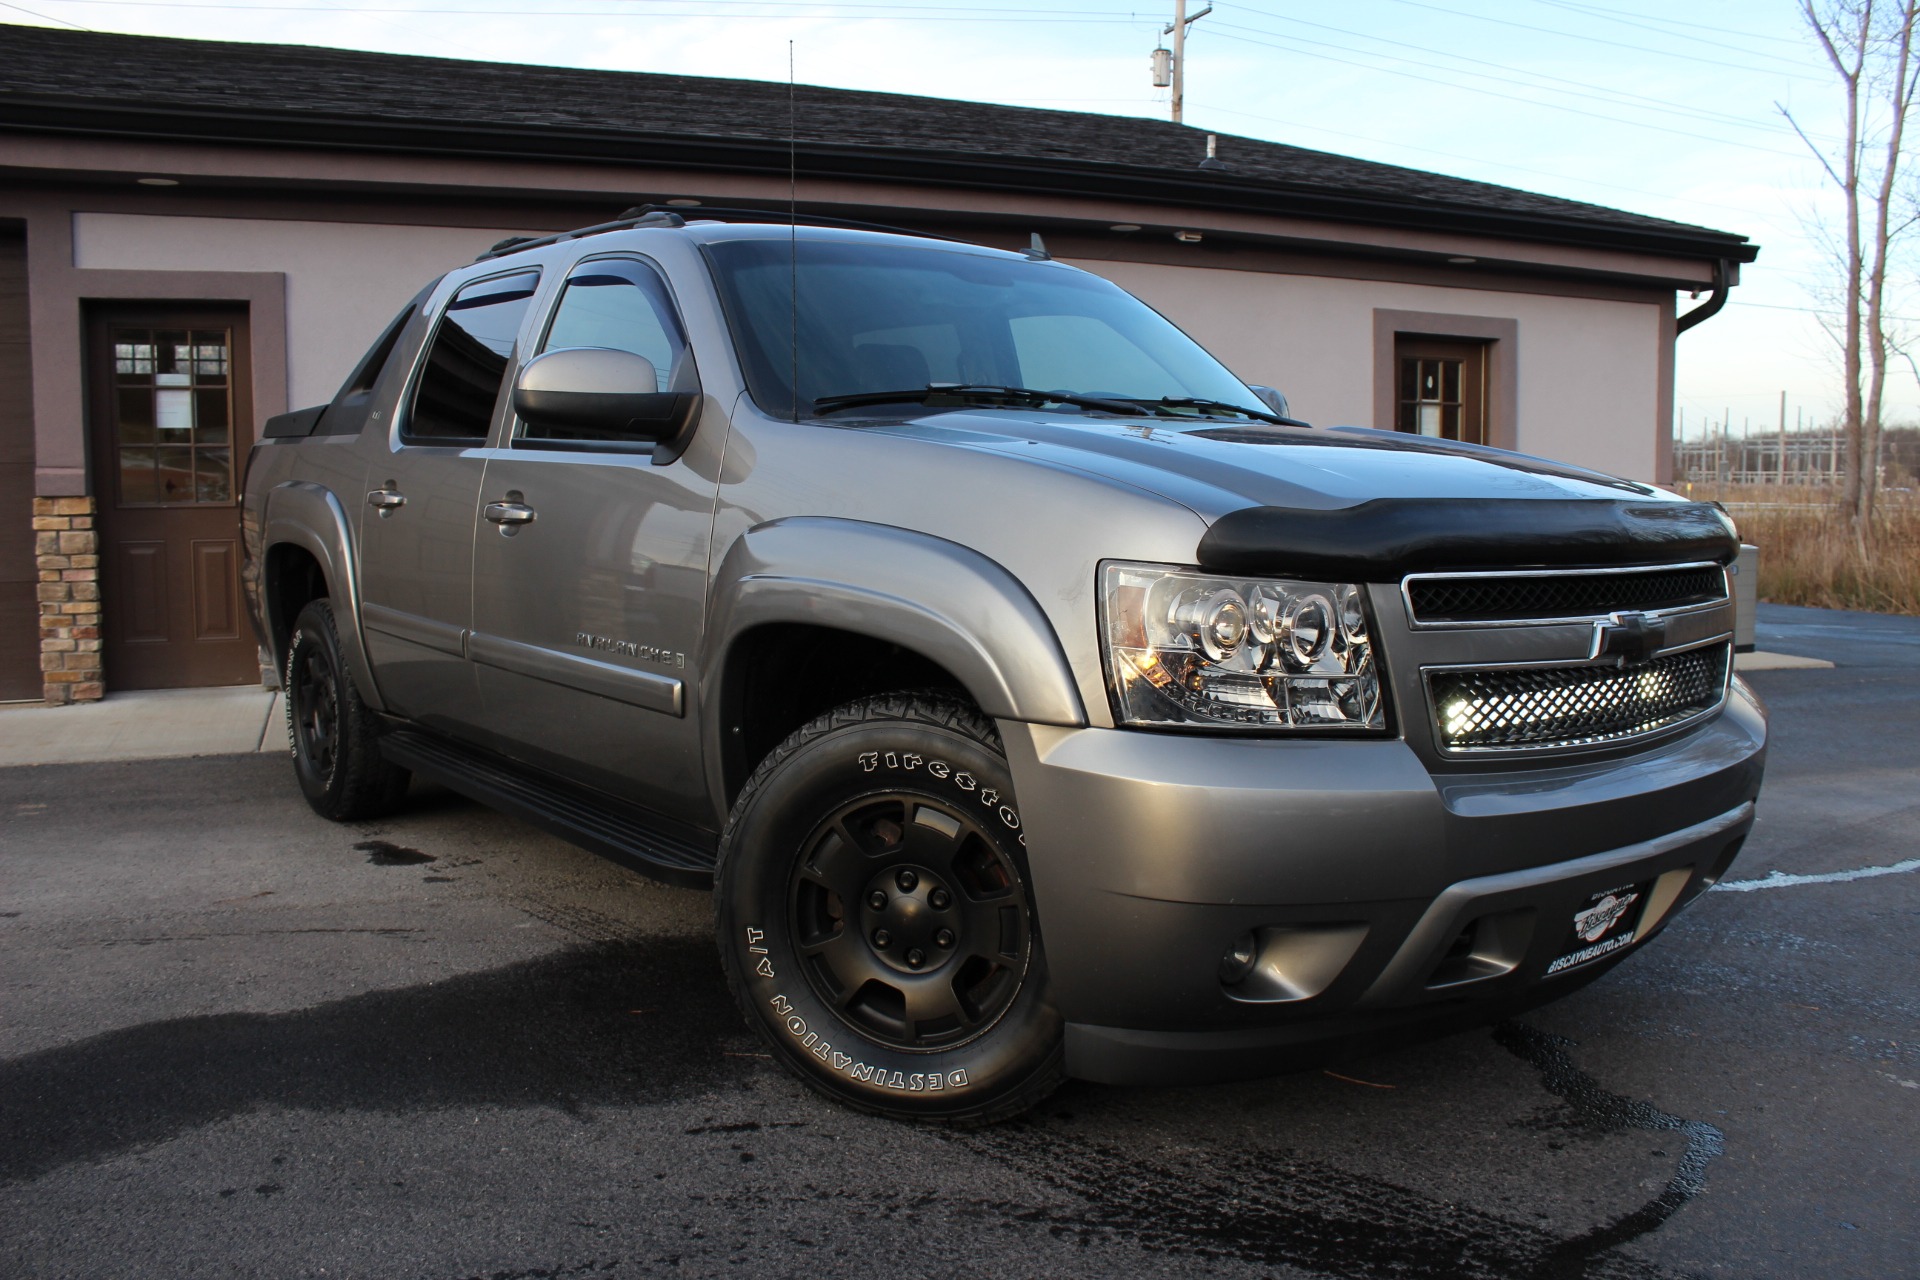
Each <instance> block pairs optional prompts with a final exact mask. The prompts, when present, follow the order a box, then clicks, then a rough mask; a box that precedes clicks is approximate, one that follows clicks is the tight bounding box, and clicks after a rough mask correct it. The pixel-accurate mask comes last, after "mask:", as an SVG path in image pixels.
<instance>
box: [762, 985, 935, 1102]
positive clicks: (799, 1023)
mask: <svg viewBox="0 0 1920 1280" xmlns="http://www.w3.org/2000/svg"><path fill="white" fill-rule="evenodd" d="M768 1003H769V1004H771V1005H772V1006H773V1011H774V1012H775V1013H776V1014H778V1015H779V1016H780V1018H781V1021H782V1024H783V1025H784V1026H785V1027H786V1029H787V1033H788V1034H789V1035H791V1036H792V1037H793V1038H794V1039H795V1040H798V1041H799V1042H800V1047H801V1048H802V1049H805V1050H806V1051H807V1052H808V1053H811V1054H812V1055H813V1056H814V1057H816V1058H818V1059H820V1061H822V1062H824V1063H826V1064H827V1065H828V1066H829V1067H832V1068H833V1069H834V1070H835V1071H838V1072H839V1073H840V1074H841V1075H843V1076H845V1077H847V1079H849V1080H854V1081H857V1082H859V1083H860V1084H871V1085H875V1086H877V1087H879V1088H882V1089H897V1090H899V1091H900V1092H902V1093H940V1092H942V1091H943V1090H946V1089H964V1088H966V1087H967V1072H966V1068H964V1067H960V1068H956V1069H955V1070H952V1071H948V1072H945V1073H942V1072H938V1071H929V1072H926V1073H924V1074H922V1073H920V1072H914V1073H912V1074H909V1073H907V1072H904V1071H888V1070H887V1069H886V1068H885V1067H870V1066H868V1065H867V1064H866V1063H864V1062H858V1061H856V1060H855V1059H854V1058H853V1057H852V1056H851V1055H850V1054H846V1053H842V1052H841V1051H840V1050H838V1049H836V1048H834V1047H833V1046H832V1045H831V1044H829V1043H827V1041H825V1040H823V1039H821V1038H820V1034H819V1033H818V1032H815V1031H809V1030H807V1020H806V1019H805V1018H803V1017H801V1016H800V1015H799V1014H797V1013H795V1012H794V1011H793V1003H792V1001H790V1000H788V999H787V998H786V997H785V996H783V995H776V996H775V997H773V999H772V1000H770V1001H768Z"/></svg>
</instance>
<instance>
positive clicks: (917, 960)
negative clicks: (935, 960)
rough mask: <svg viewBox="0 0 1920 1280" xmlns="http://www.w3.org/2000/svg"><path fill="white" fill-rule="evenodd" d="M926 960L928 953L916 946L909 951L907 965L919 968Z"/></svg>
mask: <svg viewBox="0 0 1920 1280" xmlns="http://www.w3.org/2000/svg"><path fill="white" fill-rule="evenodd" d="M926 962H927V953H926V952H924V951H922V950H921V949H920V948H918V947H915V948H914V949H913V950H911V951H909V952H907V965H908V967H909V968H913V969H918V968H919V967H920V966H921V965H923V964H925V963H926Z"/></svg>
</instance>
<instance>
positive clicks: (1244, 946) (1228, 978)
mask: <svg viewBox="0 0 1920 1280" xmlns="http://www.w3.org/2000/svg"><path fill="white" fill-rule="evenodd" d="M1259 958H1260V944H1259V943H1257V942H1255V941H1254V938H1253V935H1252V934H1251V933H1243V934H1241V935H1240V936H1239V937H1237V938H1235V939H1234V940H1233V941H1232V942H1230V943H1228V944H1227V950H1226V953H1225V954H1224V955H1222V956H1221V957H1220V983H1221V985H1222V986H1228V987H1231V986H1234V985H1236V984H1237V983H1240V982H1244V981H1245V980H1246V977H1247V975H1248V974H1250V973H1252V972H1253V965H1254V961H1256V960H1258V959H1259Z"/></svg>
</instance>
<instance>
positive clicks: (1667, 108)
mask: <svg viewBox="0 0 1920 1280" xmlns="http://www.w3.org/2000/svg"><path fill="white" fill-rule="evenodd" d="M1241 7H1242V9H1243V10H1244V11H1245V12H1248V13H1257V14H1260V15H1261V16H1263V17H1268V18H1274V19H1277V20H1278V21H1281V22H1289V23H1293V24H1295V25H1298V26H1304V27H1313V28H1315V29H1317V30H1320V31H1331V32H1334V33H1336V34H1338V35H1344V36H1352V37H1355V38H1357V39H1361V40H1371V41H1374V42H1375V43H1378V44H1389V45H1393V46H1395V47H1396V48H1401V49H1412V50H1414V51H1415V52H1417V53H1419V54H1421V55H1423V58H1424V59H1426V60H1431V59H1432V58H1435V57H1440V58H1448V59H1451V60H1453V61H1455V62H1466V63H1471V64H1473V65H1474V66H1479V67H1490V68H1492V69H1493V70H1495V71H1499V72H1501V73H1503V74H1505V75H1509V76H1524V77H1529V78H1532V79H1534V80H1543V81H1552V82H1554V83H1555V84H1562V85H1571V86H1573V87H1574V88H1575V89H1580V90H1584V91H1586V92H1584V93H1579V94H1569V96H1572V97H1586V98H1592V97H1593V95H1599V97H1598V99H1597V100H1602V101H1606V100H1612V101H1616V102H1618V103H1619V104H1620V105H1622V106H1625V107H1627V108H1629V109H1632V110H1642V111H1644V110H1656V111H1661V112H1665V113H1667V114H1673V113H1675V112H1678V113H1680V114H1683V115H1690V116H1693V117H1694V118H1696V119H1698V120H1701V121H1702V122H1704V123H1707V124H1721V125H1734V126H1736V127H1739V128H1743V129H1758V130H1761V131H1762V132H1765V133H1777V134H1790V133H1791V132H1792V130H1791V129H1790V128H1788V127H1787V126H1786V125H1784V124H1775V123H1772V122H1771V121H1769V122H1768V123H1764V124H1763V123H1761V122H1759V121H1756V120H1752V119H1748V118H1743V117H1741V116H1737V115H1733V114H1732V113H1730V112H1725V111H1709V110H1703V109H1701V108H1698V107H1692V106H1685V105H1682V104H1680V103H1676V102H1674V101H1672V100H1671V99H1666V98H1650V97H1647V96H1645V95H1643V94H1637V93H1627V92H1625V91H1623V90H1618V89H1609V88H1607V87H1606V86H1604V85H1597V84H1592V83H1589V82H1587V81H1584V80H1569V79H1567V78H1566V77H1565V76H1556V75H1549V74H1547V73H1545V72H1540V71H1530V70H1527V69H1526V68H1523V67H1515V66H1512V65H1510V64H1507V63H1503V62H1491V61H1489V60H1487V59H1485V58H1475V57H1472V56H1470V55H1467V54H1463V53H1450V52H1448V51H1446V50H1444V49H1435V48H1432V47H1430V46H1427V45H1417V44H1410V43H1408V42H1407V41H1404V40H1392V39H1389V38H1387V37H1386V36H1376V35H1372V34H1369V33H1367V32H1364V31H1354V30H1351V29H1349V28H1346V27H1334V26H1329V25H1327V24H1326V23H1322V22H1310V21H1308V20H1307V19H1305V18H1295V17H1291V16H1289V15H1287V14H1280V13H1273V12H1271V11H1269V10H1265V9H1261V8H1258V7H1256V6H1254V5H1243V6H1241ZM1220 25H1222V26H1233V24H1230V23H1225V22H1223V23H1221V24H1220ZM1234 29H1235V30H1240V31H1247V30H1254V31H1260V30H1261V29H1260V28H1248V27H1238V26H1234ZM1263 34H1269V35H1280V34H1281V33H1280V32H1263ZM1291 38H1293V39H1298V40H1302V41H1305V40H1306V37H1304V36H1294V37H1291ZM1328 47H1331V48H1336V49H1343V50H1345V51H1346V52H1349V53H1363V54H1365V55H1367V56H1371V57H1381V58H1395V55H1392V54H1385V53H1375V52H1374V51H1372V50H1359V49H1353V48H1350V47H1349V46H1346V45H1330V46H1328ZM1395 61H1400V62H1412V61H1414V59H1409V58H1395ZM1542 87H1543V88H1545V89H1546V90H1547V92H1551V93H1568V90H1564V89H1555V88H1552V87H1550V86H1542Z"/></svg>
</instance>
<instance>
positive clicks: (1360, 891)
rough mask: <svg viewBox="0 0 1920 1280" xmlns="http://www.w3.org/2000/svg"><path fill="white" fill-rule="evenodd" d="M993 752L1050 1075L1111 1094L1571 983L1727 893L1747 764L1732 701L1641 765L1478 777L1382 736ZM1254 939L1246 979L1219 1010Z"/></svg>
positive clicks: (1443, 1024)
mask: <svg viewBox="0 0 1920 1280" xmlns="http://www.w3.org/2000/svg"><path fill="white" fill-rule="evenodd" d="M1001 731H1002V735H1003V739H1004V741H1005V742H1006V746H1007V750H1008V756H1009V759H1010V761H1011V763H1012V766H1013V772H1014V781H1015V786H1016V789H1017V792H1018V795H1019V798H1020V811H1021V818H1022V822H1023V826H1024V831H1025V834H1026V838H1027V847H1028V857H1029V861H1030V864H1031V872H1032V877H1033V887H1034V895H1035V903H1036V908H1037V910H1038V913H1039V920H1040V927H1041V930H1042V935H1043V936H1044V938H1045V940H1046V954H1047V963H1048V971H1049V979H1050V982H1051V985H1052V991H1053V995H1054V1001H1055V1003H1056V1005H1057V1007H1058V1008H1059V1009H1060V1011H1061V1013H1062V1015H1063V1016H1064V1017H1065V1018H1066V1020H1067V1023H1068V1039H1067V1054H1068V1058H1067V1065H1068V1070H1069V1072H1070V1073H1072V1074H1074V1075H1076V1076H1079V1077H1082V1078H1085V1079H1092V1080H1100V1081H1106V1082H1110V1083H1135V1082H1150V1081H1172V1080H1179V1081H1197V1080H1207V1079H1229V1078H1236V1077H1243V1076H1252V1075H1260V1074H1266V1073H1269V1072H1272V1071H1275V1070H1280V1069H1284V1068H1286V1067H1288V1066H1292V1065H1298V1064H1300V1063H1302V1062H1305V1061H1309V1060H1312V1059H1314V1058H1324V1057H1325V1056H1327V1055H1328V1054H1330V1053H1332V1052H1336V1051H1339V1050H1341V1049H1344V1048H1348V1047H1366V1046H1369V1045H1374V1044H1380V1043H1392V1042H1395V1041H1398V1040H1403V1039H1405V1038H1408V1037H1409V1036H1412V1035H1415V1034H1423V1033H1427V1032H1431V1031H1439V1030H1445V1029H1450V1028H1451V1027H1454V1026H1457V1025H1463V1024H1466V1023H1471V1022H1475V1021H1486V1020H1489V1019H1491V1018H1495V1017H1499V1016H1502V1015H1503V1014H1505V1013H1507V1012H1510V1011H1513V1010H1516V1009H1519V1008H1523V1007H1527V1006H1529V1005H1533V1004H1538V1003H1541V1002H1542V1001H1545V1000H1549V999H1553V998H1555V997H1557V996H1559V995H1561V994H1564V993H1566V992H1567V991H1571V990H1573V989H1575V988H1577V987H1579V986H1580V985H1582V984H1583V983H1584V982H1585V981H1588V980H1590V979H1591V978H1593V977H1594V976H1597V975H1598V974H1599V973H1601V972H1604V971H1605V969H1607V968H1608V967H1610V966H1611V965H1612V964H1614V963H1617V961H1618V959H1619V958H1620V957H1621V956H1622V955H1624V954H1626V952H1628V951H1631V950H1634V949H1636V948H1637V947H1638V945H1639V944H1640V943H1642V942H1644V941H1645V940H1646V939H1647V938H1649V937H1651V936H1652V935H1654V934H1656V933H1658V932H1659V931H1660V929H1661V928H1662V927H1664V925H1665V923H1666V922H1667V921H1668V920H1670V919H1672V917H1673V914H1674V913H1675V912H1676V911H1678V910H1679V909H1680V908H1682V907H1684V906H1685V905H1686V904H1687V903H1689V902H1690V901H1692V900H1693V898H1695V897H1696V896H1698V895H1699V894H1700V893H1701V892H1703V891H1704V890H1706V889H1707V888H1709V887H1710V886H1711V885H1712V884H1713V883H1714V881H1715V880H1717V879H1718V878H1719V877H1720V876H1721V874H1723V873H1724V871H1725V870H1726V868H1727V866H1728V864H1729V863H1731V862H1732V860H1733V858H1734V856H1735V854H1737V853H1738V851H1739V848H1740V843H1741V841H1742V840H1744V839H1745V837H1746V834H1747V832H1748V830H1749V829H1750V828H1751V826H1752V823H1753V802H1754V799H1755V797H1756V796H1757V794H1758V792H1759V787H1760V777H1761V772H1762V768H1763V765H1764V760H1765V751H1766V722H1765V718H1764V716H1763V714H1762V713H1761V710H1760V708H1759V705H1758V703H1757V702H1756V701H1755V700H1754V699H1753V698H1752V695H1751V694H1750V693H1749V692H1748V691H1747V690H1746V689H1745V687H1744V686H1743V685H1740V684H1738V683H1737V682H1736V684H1735V688H1734V692H1733V695H1732V696H1731V697H1730V698H1729V700H1728V703H1727V706H1726V709H1725V710H1724V711H1723V712H1722V713H1721V714H1720V715H1718V716H1717V717H1715V718H1714V719H1713V720H1712V721H1711V722H1709V723H1708V724H1706V725H1703V726H1700V727H1698V728H1696V729H1693V730H1691V731H1689V732H1687V733H1685V734H1683V735H1681V736H1679V737H1677V738H1674V739H1671V740H1668V741H1666V742H1664V743H1662V744H1659V745H1657V746H1653V747H1649V748H1646V749H1644V750H1641V751H1639V752H1635V753H1632V754H1624V755H1620V754H1616V755H1613V756H1611V757H1607V758H1601V759H1590V760H1586V761H1584V762H1566V761H1564V760H1563V761H1562V762H1560V763H1558V764H1555V765H1553V766H1551V767H1531V768H1515V767H1513V766H1511V765H1509V766H1506V767H1504V768H1500V769H1497V770H1492V771H1488V772H1484V773H1464V772H1462V773H1442V774H1435V773H1430V772H1429V771H1428V769H1427V767H1426V766H1425V765H1424V764H1423V763H1422V762H1421V760H1420V758H1419V757H1418V756H1417V755H1416V753H1415V752H1414V751H1413V750H1412V749H1411V748H1409V747H1408V746H1407V745H1406V744H1405V743H1404V742H1401V741H1395V740H1379V739H1377V740H1371V741H1360V740H1350V741H1344V742H1337V741H1328V740H1302V739H1267V740H1258V739H1248V738H1226V737H1220V738H1212V737H1202V736H1197V735H1173V734H1155V733H1143V732H1138V731H1124V730H1102V729H1078V730H1075V729H1056V728H1048V727H1045V726H1037V725H1025V724H1015V723H1010V722H1009V723H1003V724H1002V725H1001ZM1629 883H1634V884H1639V883H1647V884H1650V885H1651V886H1652V888H1651V892H1650V893H1649V894H1648V904H1647V907H1646V909H1645V912H1644V914H1643V915H1642V916H1641V918H1640V921H1639V924H1638V926H1637V929H1636V931H1635V933H1634V938H1633V945H1632V946H1628V947H1625V948H1624V949H1622V950H1620V951H1616V952H1614V953H1612V954H1610V955H1608V956H1606V957H1605V958H1602V959H1597V960H1594V961H1592V962H1590V963H1587V964H1583V965H1579V966H1577V967H1575V968H1571V969H1568V970H1565V971H1563V972H1560V973H1555V974H1552V975H1549V974H1548V972H1547V970H1548V966H1549V965H1550V964H1551V963H1552V961H1553V960H1554V958H1555V957H1556V955H1558V954H1560V953H1561V951H1562V950H1563V943H1564V941H1565V938H1566V934H1567V930H1568V928H1569V926H1570V922H1571V920H1572V918H1573V914H1574V912H1575V911H1576V910H1578V909H1579V907H1580V906H1581V904H1582V903H1583V902H1585V901H1586V900H1587V899H1588V898H1589V897H1590V896H1591V895H1593V894H1596V893H1600V892H1603V891H1606V890H1608V889H1610V888H1613V887H1616V886H1619V885H1623V884H1629ZM1469 928H1471V930H1472V932H1471V933H1469V932H1468V930H1469ZM1249 932H1250V933H1253V934H1255V935H1256V936H1257V937H1258V938H1259V939H1260V940H1261V944H1262V962H1261V965H1260V967H1259V969H1258V970H1257V971H1256V976H1257V977H1258V979H1259V980H1258V981H1256V982H1253V983H1252V985H1251V986H1248V985H1244V984H1243V985H1242V986H1240V987H1237V988H1235V989H1233V990H1232V991H1230V990H1229V989H1228V988H1227V987H1225V986H1223V985H1222V984H1221V982H1220V978H1219V973H1218V969H1219V963H1220V958H1221V955H1222V952H1223V951H1224V950H1225V949H1226V947H1227V945H1228V944H1229V942H1231V941H1232V940H1233V939H1234V938H1236V937H1238V936H1240V935H1242V934H1244V933H1249ZM1249 997H1251V998H1249Z"/></svg>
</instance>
